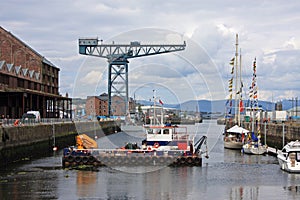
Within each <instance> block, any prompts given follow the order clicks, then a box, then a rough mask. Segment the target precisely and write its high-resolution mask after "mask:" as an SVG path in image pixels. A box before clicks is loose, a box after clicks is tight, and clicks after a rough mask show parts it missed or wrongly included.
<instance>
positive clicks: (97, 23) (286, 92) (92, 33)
mask: <svg viewBox="0 0 300 200" xmlns="http://www.w3.org/2000/svg"><path fill="white" fill-rule="evenodd" d="M0 9H1V12H0V25H1V26H2V27H3V28H4V29H6V30H7V31H10V32H11V33H12V34H14V35H15V36H17V37H18V38H19V39H21V40H22V41H23V42H25V43H26V44H28V45H29V46H30V47H32V48H33V49H34V50H36V51H37V52H39V53H40V54H41V55H43V56H45V57H46V58H47V59H48V60H50V61H51V62H52V63H53V64H54V65H56V66H57V67H58V68H60V77H59V78H60V80H59V81H60V88H59V91H60V93H61V94H62V95H65V94H66V93H68V94H69V96H71V97H74V98H86V97H87V96H94V95H100V94H102V93H104V92H106V93H107V77H108V72H107V70H108V62H107V60H106V59H104V58H100V57H90V56H86V55H81V54H79V53H78V39H79V38H83V37H84V38H88V37H92V38H96V37H97V38H98V39H99V40H100V39H101V40H103V43H107V44H111V43H112V42H114V43H122V44H129V43H130V42H131V41H139V42H141V43H142V44H183V42H184V41H186V44H187V46H186V49H185V50H184V51H180V52H176V53H168V54H161V55H154V56H147V57H141V58H132V59H130V60H129V73H128V75H129V78H128V79H129V95H130V96H131V97H134V98H135V99H137V100H143V99H145V100H148V99H151V98H152V97H153V95H155V96H157V97H158V98H160V99H161V100H162V101H164V102H166V103H179V102H184V101H188V100H196V99H206V100H220V99H225V98H227V97H228V80H229V79H230V78H231V74H230V71H231V66H230V65H229V62H230V60H231V58H232V57H234V55H235V47H236V46H235V40H236V34H238V37H239V52H241V55H242V62H241V63H242V80H243V85H244V88H243V89H244V92H243V98H245V99H247V98H248V94H247V93H248V92H249V86H250V84H251V80H252V63H253V60H254V59H255V58H256V65H257V71H256V74H257V85H258V99H259V100H267V101H274V102H276V101H280V100H282V99H292V98H295V97H298V96H300V90H299V87H300V84H299V80H300V64H299V63H300V50H299V48H300V39H299V37H300V23H299V22H300V13H299V10H300V2H298V1H292V0H272V1H263V0H244V1H238V0H226V1H217V0H210V1H205V0H186V1H178V0H176V1H175V0H169V1H158V0H152V1H146V0H128V1H121V0H115V1H104V0H85V1H79V0H78V1H77V0H51V1H38V0H27V1H21V0H10V1H4V0H0ZM153 91H155V93H153Z"/></svg>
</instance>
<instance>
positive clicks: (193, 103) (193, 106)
mask: <svg viewBox="0 0 300 200" xmlns="http://www.w3.org/2000/svg"><path fill="white" fill-rule="evenodd" d="M226 102H227V100H213V101H210V100H190V101H186V102H184V103H181V104H164V106H165V107H168V108H175V109H178V110H182V111H197V110H199V109H200V112H213V113H216V112H221V113H224V112H225V104H226ZM138 103H140V104H142V105H153V102H151V101H146V100H139V101H138ZM280 103H281V104H282V110H288V109H291V108H292V107H295V106H296V102H295V101H294V102H292V101H290V100H282V101H281V102H280ZM232 104H233V106H234V102H233V103H232ZM243 105H244V106H245V107H248V106H250V103H249V101H248V100H243ZM258 105H259V107H261V108H262V109H263V110H267V111H272V110H275V103H272V102H270V101H258ZM298 106H300V105H299V102H298Z"/></svg>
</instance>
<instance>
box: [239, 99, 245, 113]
mask: <svg viewBox="0 0 300 200" xmlns="http://www.w3.org/2000/svg"><path fill="white" fill-rule="evenodd" d="M240 112H244V104H243V100H240Z"/></svg>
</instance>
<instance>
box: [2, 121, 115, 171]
mask: <svg viewBox="0 0 300 200" xmlns="http://www.w3.org/2000/svg"><path fill="white" fill-rule="evenodd" d="M119 131H121V121H103V122H98V121H94V122H93V121H88V122H64V123H53V124H36V125H24V126H9V127H4V126H3V127H1V126H0V167H1V166H6V165H7V164H10V163H13V162H16V161H20V160H28V159H31V158H35V157H42V156H49V155H51V154H53V147H54V146H55V147H57V148H58V150H61V149H63V148H64V147H67V146H71V145H75V143H76V141H75V136H76V135H78V134H80V133H85V134H87V135H90V136H91V137H94V136H97V137H98V138H99V137H103V136H105V135H109V134H113V133H115V132H119Z"/></svg>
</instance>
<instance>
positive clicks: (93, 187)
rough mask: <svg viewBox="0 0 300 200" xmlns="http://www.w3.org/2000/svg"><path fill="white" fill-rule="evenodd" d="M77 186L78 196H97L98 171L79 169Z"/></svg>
mask: <svg viewBox="0 0 300 200" xmlns="http://www.w3.org/2000/svg"><path fill="white" fill-rule="evenodd" d="M76 186H77V196H78V197H87V196H91V195H92V196H95V195H96V191H97V172H94V171H85V170H84V171H77V179H76Z"/></svg>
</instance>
